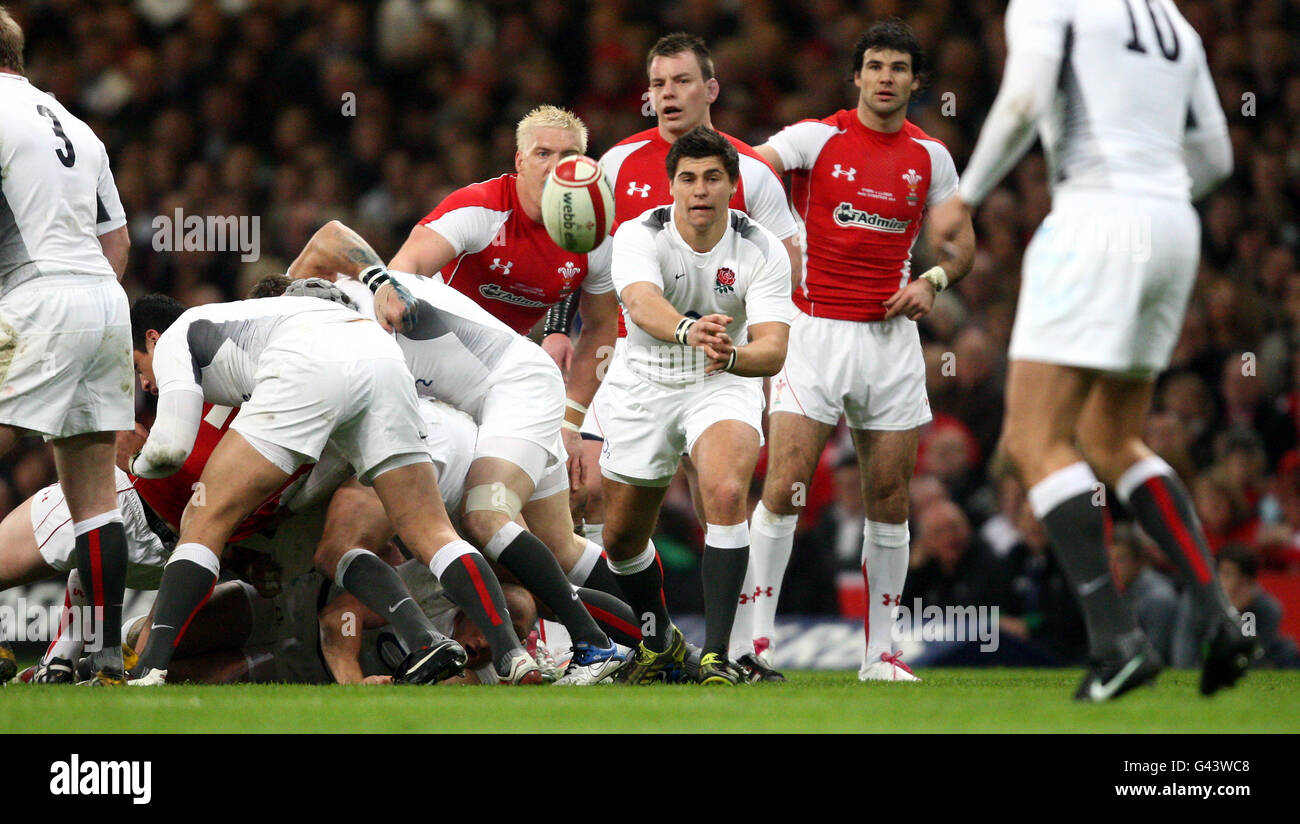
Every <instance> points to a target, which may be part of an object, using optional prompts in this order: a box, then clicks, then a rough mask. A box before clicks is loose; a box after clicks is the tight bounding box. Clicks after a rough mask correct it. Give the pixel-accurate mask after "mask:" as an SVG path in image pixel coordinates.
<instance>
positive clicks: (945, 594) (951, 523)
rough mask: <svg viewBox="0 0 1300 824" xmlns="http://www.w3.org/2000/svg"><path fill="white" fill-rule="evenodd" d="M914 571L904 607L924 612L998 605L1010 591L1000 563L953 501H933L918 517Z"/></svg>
mask: <svg viewBox="0 0 1300 824" xmlns="http://www.w3.org/2000/svg"><path fill="white" fill-rule="evenodd" d="M917 526H918V529H917V531H916V532H915V533H913V535H912V557H911V568H910V569H909V570H908V573H907V584H906V586H905V587H904V589H903V603H905V604H908V605H909V606H910V605H911V604H912V603H913V602H914V600H915V599H917V598H920V599H921V603H922V604H923V606H925V607H929V606H937V607H941V608H942V607H948V606H976V607H980V606H986V607H992V606H999V605H1001V604H1002V603H1003V601H1004V600H1005V599H1006V592H1005V590H1004V588H1003V584H1002V580H1003V579H1002V576H1001V575H1000V574H999V568H998V562H997V559H996V558H994V557H993V553H992V551H990V550H989V548H988V547H986V546H984V544H983V543H982V542H981V541H979V540H978V539H977V538H974V537H973V536H972V534H971V528H970V521H969V520H967V518H966V513H964V512H962V511H961V507H959V506H957V505H956V504H955V503H953V502H952V501H947V500H940V501H934V502H933V503H931V504H930V505H929V506H927V507H926V508H925V509H923V510H922V511H921V512H919V513H918V514H917Z"/></svg>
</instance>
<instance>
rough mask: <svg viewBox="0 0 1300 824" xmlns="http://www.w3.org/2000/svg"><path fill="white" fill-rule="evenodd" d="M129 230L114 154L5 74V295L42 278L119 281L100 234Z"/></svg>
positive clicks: (1, 244)
mask: <svg viewBox="0 0 1300 824" xmlns="http://www.w3.org/2000/svg"><path fill="white" fill-rule="evenodd" d="M125 225H126V214H125V212H123V210H122V200H121V198H120V197H118V194H117V187H116V186H115V185H114V184H113V173H112V172H111V171H110V170H109V168H108V152H107V151H105V149H104V144H103V143H102V142H100V140H99V138H98V137H96V136H95V133H94V132H92V131H91V130H90V127H89V126H87V125H86V124H85V123H83V122H82V121H81V120H80V119H78V118H77V117H75V116H73V115H72V114H71V113H70V112H68V110H67V109H65V108H63V105H62V104H61V103H59V101H57V100H55V99H54V98H53V97H52V96H51V95H48V94H46V93H45V92H43V91H41V90H40V89H37V88H35V87H34V86H32V85H31V84H30V83H28V82H27V79H26V78H24V77H22V76H20V75H16V74H8V73H3V72H0V295H2V294H4V293H6V292H8V291H9V290H11V289H13V288H14V287H16V286H18V285H20V284H22V283H26V282H27V281H29V280H31V279H33V278H36V277H40V276H42V275H68V274H79V275H103V276H104V277H113V278H115V277H116V276H117V275H116V273H115V272H114V271H113V267H112V266H111V265H109V262H108V259H107V258H105V257H104V253H103V251H102V250H101V248H100V245H99V236H100V235H102V234H104V233H106V232H111V231H112V230H114V229H117V228H118V227H121V226H125Z"/></svg>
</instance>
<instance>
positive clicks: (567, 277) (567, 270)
mask: <svg viewBox="0 0 1300 824" xmlns="http://www.w3.org/2000/svg"><path fill="white" fill-rule="evenodd" d="M555 271H556V272H558V273H559V274H560V276H561V277H563V278H564V282H565V283H568V282H569V281H571V280H573V277H574V275H576V274H578V273H579V272H581V271H582V269H581V268H580V267H578V266H574V265H573V261H571V260H566V261H564V265H563V266H560V267H559V268H557V269H556V270H555Z"/></svg>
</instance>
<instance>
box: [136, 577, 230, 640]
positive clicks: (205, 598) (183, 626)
mask: <svg viewBox="0 0 1300 824" xmlns="http://www.w3.org/2000/svg"><path fill="white" fill-rule="evenodd" d="M216 585H217V579H216V578H213V579H212V583H210V584H208V591H207V592H206V593H204V595H203V600H201V601H199V603H198V605H197V606H195V607H194V611H193V612H191V613H190V617H188V618H186V619H185V623H183V624H181V628H180V631H179V632H177V633H176V638H175V640H173V641H172V649H176V648H177V647H179V646H180V645H181V639H182V638H184V637H185V630H187V629H189V628H190V622H191V621H193V620H194V616H195V615H198V614H199V610H201V609H203V605H204V604H206V603H207V602H208V599H209V598H211V597H212V588H213V587H215V586H216ZM146 646H147V645H146Z"/></svg>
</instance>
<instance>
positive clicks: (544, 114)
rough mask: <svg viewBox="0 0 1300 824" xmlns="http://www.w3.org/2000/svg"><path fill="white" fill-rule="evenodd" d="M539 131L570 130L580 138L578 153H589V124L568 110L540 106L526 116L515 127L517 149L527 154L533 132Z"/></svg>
mask: <svg viewBox="0 0 1300 824" xmlns="http://www.w3.org/2000/svg"><path fill="white" fill-rule="evenodd" d="M538 129H568V130H569V131H571V132H573V133H574V134H575V135H577V137H578V152H579V153H580V154H586V153H587V124H585V123H583V122H582V118H580V117H578V116H577V115H576V114H574V113H573V112H571V111H569V110H568V109H561V108H560V107H559V106H538V107H537V108H535V109H533V110H532V111H531V112H529V113H528V114H526V115H524V119H523V120H520V121H519V125H518V126H516V127H515V148H517V149H518V150H519V151H521V152H525V153H527V149H528V147H529V146H530V141H531V140H532V135H533V132H535V131H537V130H538Z"/></svg>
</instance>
